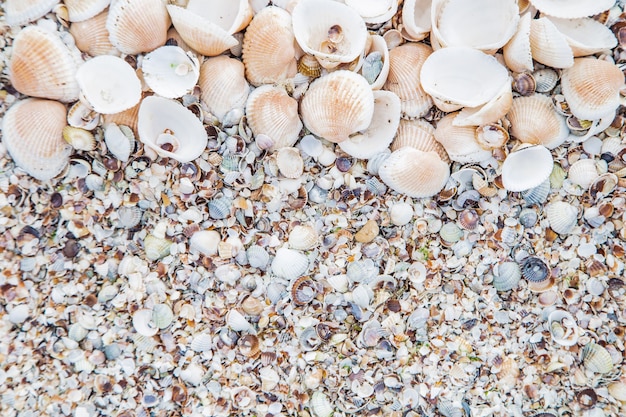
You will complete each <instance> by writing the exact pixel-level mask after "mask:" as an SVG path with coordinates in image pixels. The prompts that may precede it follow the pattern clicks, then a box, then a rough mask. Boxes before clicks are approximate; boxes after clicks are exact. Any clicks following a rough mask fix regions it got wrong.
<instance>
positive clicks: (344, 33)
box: [291, 0, 367, 69]
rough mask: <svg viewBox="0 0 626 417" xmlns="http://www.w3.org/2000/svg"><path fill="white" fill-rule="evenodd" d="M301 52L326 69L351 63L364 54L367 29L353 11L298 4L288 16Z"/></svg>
mask: <svg viewBox="0 0 626 417" xmlns="http://www.w3.org/2000/svg"><path fill="white" fill-rule="evenodd" d="M291 16H292V23H293V33H294V35H295V37H296V41H297V42H298V44H299V45H300V47H301V48H302V50H303V51H304V52H305V53H307V54H311V55H313V56H315V57H316V58H317V60H318V61H319V62H320V64H321V65H322V66H323V67H324V68H327V69H332V68H336V67H337V66H338V65H340V64H342V63H348V62H352V61H354V60H355V59H357V58H358V57H359V56H361V54H363V52H364V50H365V43H366V41H367V29H366V27H365V22H364V21H363V19H362V18H361V16H360V15H359V13H358V12H357V11H356V10H354V9H353V8H351V7H349V6H347V5H345V4H342V3H339V2H336V1H332V0H300V1H298V2H297V4H296V6H295V7H294V8H293V11H292V13H291Z"/></svg>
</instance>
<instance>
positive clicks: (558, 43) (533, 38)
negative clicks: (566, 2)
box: [529, 17, 574, 68]
mask: <svg viewBox="0 0 626 417" xmlns="http://www.w3.org/2000/svg"><path fill="white" fill-rule="evenodd" d="M529 39H530V49H531V51H532V55H533V59H534V60H535V61H537V62H540V63H542V64H544V65H546V66H548V67H552V68H568V67H571V66H572V65H573V64H574V53H573V52H572V48H571V47H570V46H569V44H568V43H567V39H566V38H565V35H563V34H562V33H561V32H559V30H558V29H557V28H556V26H554V23H552V22H551V21H550V20H548V19H547V18H545V17H541V18H539V19H533V20H531V22H530V37H529Z"/></svg>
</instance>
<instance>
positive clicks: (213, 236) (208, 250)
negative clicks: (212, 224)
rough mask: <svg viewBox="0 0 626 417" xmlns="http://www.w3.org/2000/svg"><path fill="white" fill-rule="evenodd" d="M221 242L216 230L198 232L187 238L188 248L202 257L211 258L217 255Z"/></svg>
mask: <svg viewBox="0 0 626 417" xmlns="http://www.w3.org/2000/svg"><path fill="white" fill-rule="evenodd" d="M221 241H222V237H221V236H220V234H219V232H217V231H216V230H198V231H197V232H196V233H194V234H193V235H192V236H191V238H189V248H190V249H191V250H195V251H198V252H200V253H201V254H203V255H204V256H212V255H215V254H216V253H217V248H218V246H219V244H220V242H221Z"/></svg>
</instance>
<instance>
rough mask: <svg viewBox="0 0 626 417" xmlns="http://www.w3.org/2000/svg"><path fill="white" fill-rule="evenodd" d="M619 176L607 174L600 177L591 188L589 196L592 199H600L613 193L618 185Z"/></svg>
mask: <svg viewBox="0 0 626 417" xmlns="http://www.w3.org/2000/svg"><path fill="white" fill-rule="evenodd" d="M618 181H619V180H618V178H617V175H615V174H613V173H611V172H606V173H604V174H602V175H600V176H598V177H597V178H596V179H595V180H594V181H593V182H592V183H591V185H590V186H589V195H590V196H591V197H592V198H595V199H597V198H600V197H603V196H606V195H608V194H610V193H611V192H613V190H614V189H615V187H616V186H617V184H618Z"/></svg>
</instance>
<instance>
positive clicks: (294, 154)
mask: <svg viewBox="0 0 626 417" xmlns="http://www.w3.org/2000/svg"><path fill="white" fill-rule="evenodd" d="M276 165H277V166H278V171H279V172H280V173H281V174H282V175H283V176H285V177H287V178H292V179H297V178H300V177H301V176H302V172H303V171H304V161H303V160H302V155H300V150H299V149H298V148H293V147H289V146H286V147H284V148H280V149H278V151H277V152H276Z"/></svg>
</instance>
